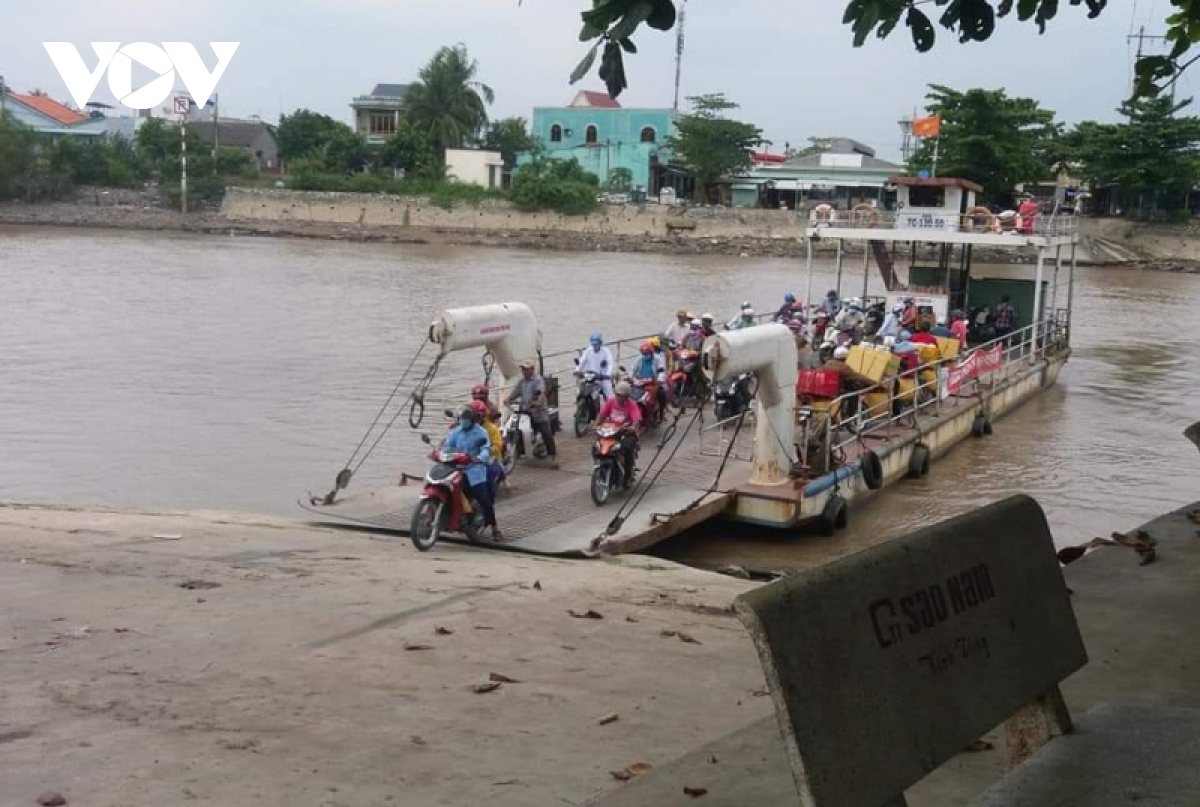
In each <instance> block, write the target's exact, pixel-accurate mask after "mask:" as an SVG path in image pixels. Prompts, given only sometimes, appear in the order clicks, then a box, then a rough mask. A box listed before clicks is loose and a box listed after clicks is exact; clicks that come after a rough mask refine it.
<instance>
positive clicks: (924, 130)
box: [912, 115, 942, 137]
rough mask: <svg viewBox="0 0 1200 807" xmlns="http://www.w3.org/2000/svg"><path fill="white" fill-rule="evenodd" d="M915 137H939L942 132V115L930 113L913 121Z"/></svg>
mask: <svg viewBox="0 0 1200 807" xmlns="http://www.w3.org/2000/svg"><path fill="white" fill-rule="evenodd" d="M912 133H913V137H937V136H938V135H940V134H941V133H942V116H941V115H930V116H928V117H925V118H917V119H916V120H914V121H913V122H912Z"/></svg>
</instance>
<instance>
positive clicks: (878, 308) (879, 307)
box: [863, 303, 887, 336]
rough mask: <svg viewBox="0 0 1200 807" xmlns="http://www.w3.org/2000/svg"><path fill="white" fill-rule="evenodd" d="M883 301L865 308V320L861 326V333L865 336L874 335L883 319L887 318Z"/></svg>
mask: <svg viewBox="0 0 1200 807" xmlns="http://www.w3.org/2000/svg"><path fill="white" fill-rule="evenodd" d="M885 308H886V306H885V304H884V303H876V304H875V305H873V306H871V307H870V308H868V309H867V321H866V325H865V326H864V327H863V333H864V334H865V335H866V336H874V335H875V334H877V333H879V329H880V328H882V327H883V321H884V320H885V319H886V318H887V313H886V312H885V311H884V309H885Z"/></svg>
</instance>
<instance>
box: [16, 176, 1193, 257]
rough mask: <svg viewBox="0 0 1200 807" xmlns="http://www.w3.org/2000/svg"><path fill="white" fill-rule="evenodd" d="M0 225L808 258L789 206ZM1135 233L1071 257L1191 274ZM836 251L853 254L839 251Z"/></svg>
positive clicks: (1111, 236)
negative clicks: (574, 213)
mask: <svg viewBox="0 0 1200 807" xmlns="http://www.w3.org/2000/svg"><path fill="white" fill-rule="evenodd" d="M0 224H21V225H43V226H59V227H90V228H106V229H122V230H148V231H167V232H187V233H197V234H213V235H233V236H238V235H240V236H255V237H285V238H309V239H321V240H332V241H351V242H362V243H384V244H424V245H433V246H448V247H462V246H481V247H508V248H517V249H542V250H557V251H567V252H581V251H582V252H614V253H652V254H667V255H724V256H730V257H767V258H793V259H802V258H804V256H805V255H806V254H807V250H806V246H805V243H804V224H805V223H804V222H802V221H799V220H797V219H796V217H795V216H794V215H793V214H792V213H790V212H789V211H776V210H747V209H733V208H692V209H687V210H671V209H667V208H661V207H656V206H649V207H634V206H626V207H615V208H614V207H602V208H600V210H599V211H598V212H597V213H595V214H591V215H588V216H563V215H559V214H556V213H549V212H542V213H522V212H519V211H517V210H515V209H514V208H512V206H511V205H509V204H508V203H507V202H503V201H489V202H485V203H482V204H480V205H478V206H471V205H459V206H455V207H452V208H443V207H438V206H436V205H431V204H430V203H429V201H428V200H425V199H409V198H402V197H386V196H377V195H367V194H350V193H315V192H302V191H287V190H280V189H255V188H230V189H228V191H227V193H226V195H225V199H224V200H223V201H222V204H221V207H220V208H219V209H217V210H201V211H196V212H192V213H189V214H188V215H186V216H185V215H183V214H181V213H179V212H178V211H175V210H170V209H167V208H165V207H164V206H163V204H162V202H161V200H159V199H158V197H157V196H156V195H155V194H154V193H152V192H149V191H147V192H138V191H121V190H107V189H86V190H83V191H81V192H80V193H79V194H78V195H77V197H76V198H75V199H73V200H70V201H62V202H50V203H39V204H25V203H13V202H9V203H3V204H0ZM1140 233H1141V231H1140V230H1136V229H1130V228H1129V226H1128V225H1127V224H1125V223H1113V222H1108V221H1103V220H1084V223H1083V233H1082V234H1083V238H1082V240H1081V245H1080V247H1079V252H1078V259H1079V262H1080V263H1081V264H1083V265H1106V266H1122V267H1126V268H1139V267H1140V268H1149V269H1155V270H1163V271H1174V272H1183V273H1200V231H1197V232H1193V231H1192V230H1191V229H1188V228H1187V227H1186V226H1181V227H1179V228H1175V229H1174V230H1171V229H1170V228H1168V229H1166V230H1163V229H1162V228H1159V229H1156V230H1154V231H1152V232H1150V233H1149V234H1148V235H1145V236H1143V235H1141V234H1140ZM1139 239H1140V241H1139ZM1143 241H1144V242H1145V243H1144V244H1142V243H1141V242H1143ZM1193 242H1195V243H1194V244H1193ZM817 252H818V253H820V254H821V255H823V256H826V255H832V254H833V252H834V245H833V244H832V243H821V244H818V245H817ZM1193 253H1194V254H1193ZM846 254H848V255H852V254H854V253H853V251H852V250H850V249H849V248H848V249H847V253H846ZM857 254H860V255H861V252H859V253H857ZM1014 254H1015V253H1013V252H1011V251H1007V250H1000V251H996V250H987V249H977V250H976V252H975V260H976V261H979V262H984V263H988V262H999V263H1009V262H1012V261H1014V260H1018V261H1020V260H1024V261H1031V260H1032V254H1030V255H1019V256H1018V257H1016V258H1014Z"/></svg>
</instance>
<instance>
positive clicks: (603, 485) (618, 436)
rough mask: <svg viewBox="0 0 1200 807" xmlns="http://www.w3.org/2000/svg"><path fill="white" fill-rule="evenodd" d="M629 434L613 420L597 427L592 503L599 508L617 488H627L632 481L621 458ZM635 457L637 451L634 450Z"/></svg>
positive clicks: (593, 446) (593, 458) (593, 448)
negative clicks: (625, 437)
mask: <svg viewBox="0 0 1200 807" xmlns="http://www.w3.org/2000/svg"><path fill="white" fill-rule="evenodd" d="M627 432H628V426H627V425H625V424H623V423H617V422H615V421H612V420H606V421H605V422H604V423H601V424H600V425H599V426H597V427H596V442H594V443H593V444H592V460H593V462H594V465H593V466H592V485H591V492H592V501H593V502H595V503H596V506H597V507H603V506H604V503H605V502H607V501H608V497H609V496H610V495H612V492H613V490H615V489H617V488H622V487H624V488H627V487H629V483H630V482H631V481H632V474H631V473H629V474H627V473H626V468H625V464H624V462H623V461H622V458H621V441H622V438H623V437H624V436H625V435H626V433H627ZM634 456H635V458H636V456H637V450H636V449H634Z"/></svg>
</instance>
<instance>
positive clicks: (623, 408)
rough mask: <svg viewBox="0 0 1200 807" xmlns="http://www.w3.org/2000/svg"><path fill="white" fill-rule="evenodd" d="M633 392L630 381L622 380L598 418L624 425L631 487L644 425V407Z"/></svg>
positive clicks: (623, 447)
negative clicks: (635, 459)
mask: <svg viewBox="0 0 1200 807" xmlns="http://www.w3.org/2000/svg"><path fill="white" fill-rule="evenodd" d="M632 392H633V388H632V387H630V386H629V383H628V382H626V381H622V382H621V383H620V384H617V387H616V390H615V393H616V394H615V395H614V396H613V397H612V398H609V399H608V400H607V401H605V402H604V406H602V407H600V414H599V416H597V418H596V423H597V424H601V423H605V422H608V421H611V422H613V423H617V424H619V425H621V426H622V427H624V433H623V435H622V437H621V456H622V458H623V461H624V463H625V486H626V487H629V483H630V482H631V481H632V480H633V471H634V466H633V463H634V458H635V457H636V456H637V443H638V439H637V435H638V432H639V431H640V430H641V427H642V408H641V407H640V406H638V405H637V403H636V402H635V401H634V400H633V398H632V397H630V396H631V394H632Z"/></svg>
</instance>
